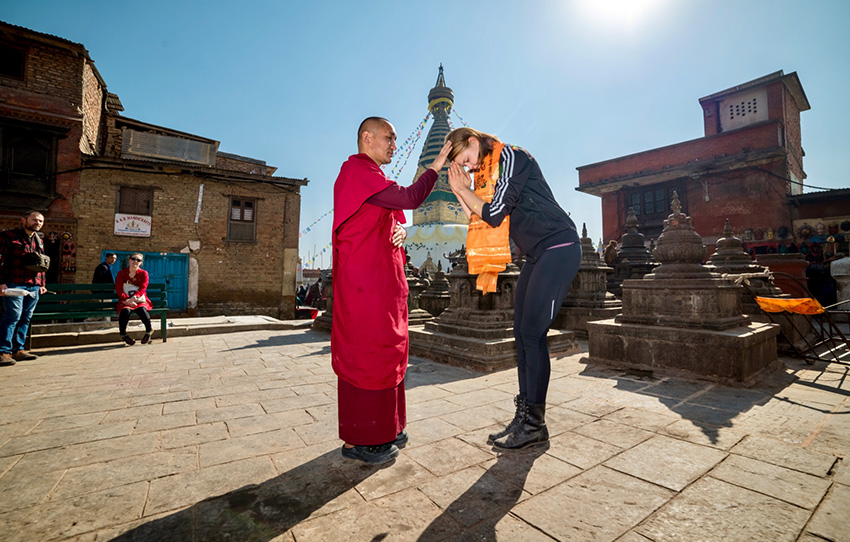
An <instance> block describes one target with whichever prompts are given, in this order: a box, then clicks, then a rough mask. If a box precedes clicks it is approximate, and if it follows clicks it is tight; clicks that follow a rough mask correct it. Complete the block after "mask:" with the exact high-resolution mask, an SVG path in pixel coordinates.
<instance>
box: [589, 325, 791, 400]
mask: <svg viewBox="0 0 850 542" xmlns="http://www.w3.org/2000/svg"><path fill="white" fill-rule="evenodd" d="M587 325H588V328H589V330H590V338H589V343H588V349H589V354H588V357H587V361H588V362H589V363H594V364H599V365H605V366H609V367H616V368H618V369H621V370H631V371H644V372H647V373H650V374H653V375H657V376H664V375H666V376H689V377H691V378H697V379H702V380H708V381H713V382H719V383H722V384H725V385H730V386H744V387H749V386H752V385H754V384H756V383H758V382H759V381H760V380H761V379H763V378H765V377H766V376H769V375H771V374H772V373H774V372H776V371H778V370H781V369H782V367H783V365H782V363H781V362H780V361H778V360H777V357H776V336H777V335H778V334H779V326H777V325H773V324H765V323H761V322H754V323H752V324H749V325H747V326H741V327H735V328H731V329H725V330H722V331H717V330H705V329H682V328H672V327H664V326H653V327H652V329H651V331H652V333H651V334H648V333H647V327H646V326H645V325H640V324H629V323H623V322H619V321H615V320H614V319H611V320H603V321H600V322H590V323H588V324H587Z"/></svg>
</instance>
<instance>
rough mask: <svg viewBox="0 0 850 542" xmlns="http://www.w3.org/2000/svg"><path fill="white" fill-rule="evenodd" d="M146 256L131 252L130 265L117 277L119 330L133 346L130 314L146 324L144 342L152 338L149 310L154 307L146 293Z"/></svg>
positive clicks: (123, 337) (116, 291)
mask: <svg viewBox="0 0 850 542" xmlns="http://www.w3.org/2000/svg"><path fill="white" fill-rule="evenodd" d="M143 260H144V256H142V255H141V254H139V253H138V252H135V253H133V254H130V259H129V260H128V265H127V267H125V268H124V269H122V270H121V271H119V272H118V276H117V277H115V293H116V294H118V306H117V309H118V330H119V332H120V333H121V338H122V339H124V342H125V343H127V344H128V345H130V346H132V345H134V344H136V341H134V340H133V338H132V337H130V336H129V335H127V323H128V322H129V321H130V315H131V314H132V313H134V312H135V313H136V314H138V315H139V319H140V320H141V321H142V323H143V324H144V325H145V336H144V337H142V344H147V343H149V342H150V340H151V330H152V328H151V316H150V314H148V311H149V310H151V309H153V305H152V304H151V301H150V299H148V296H147V295H146V293H147V289H148V280H149V279H148V272H147V271H145V270H144V269H142V261H143Z"/></svg>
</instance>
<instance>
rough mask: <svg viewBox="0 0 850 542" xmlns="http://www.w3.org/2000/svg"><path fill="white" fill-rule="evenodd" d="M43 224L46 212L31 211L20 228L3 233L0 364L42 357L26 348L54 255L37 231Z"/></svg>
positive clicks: (0, 240)
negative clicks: (28, 331)
mask: <svg viewBox="0 0 850 542" xmlns="http://www.w3.org/2000/svg"><path fill="white" fill-rule="evenodd" d="M43 225H44V215H43V214H41V213H40V212H38V211H28V212H26V213H25V214H24V215H23V217H21V227H20V228H14V229H11V230H6V231H4V232H2V233H0V300H2V303H3V314H2V316H0V366H3V365H14V364H15V363H16V362H18V361H26V360H32V359H36V358H37V357H38V356H36V355H35V354H31V353H29V352H27V351H26V350H24V342H25V341H26V338H27V330H28V329H29V325H30V319H31V318H32V313H33V311H34V310H35V306H36V304H38V298H39V295H40V294H43V293H44V292H46V291H47V288H46V287H45V272H46V271H47V269H48V268H49V267H50V258H48V257H47V256H45V255H44V244H43V243H42V242H41V238H40V237H39V236H38V233H37V232H38V231H39V230H40V229H41V227H42V226H43Z"/></svg>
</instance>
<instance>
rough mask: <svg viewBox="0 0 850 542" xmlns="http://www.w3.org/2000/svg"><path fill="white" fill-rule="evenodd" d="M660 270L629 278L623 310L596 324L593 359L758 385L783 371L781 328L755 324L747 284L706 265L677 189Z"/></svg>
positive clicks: (659, 251)
mask: <svg viewBox="0 0 850 542" xmlns="http://www.w3.org/2000/svg"><path fill="white" fill-rule="evenodd" d="M672 209H673V213H672V214H671V215H670V216H669V217H668V218H667V220H665V221H664V231H663V232H662V233H661V236H660V237H659V238H658V243H657V246H656V248H655V253H654V255H655V258H656V259H657V260H658V261H659V262H661V265H660V266H659V267H657V268H656V269H655V270H654V272H653V273H650V274H648V275H646V276H644V277H643V279H639V280H626V281H624V282H623V284H622V288H623V312H622V314H621V315H620V316H617V317H616V318H614V319H613V320H604V321H601V322H589V323H588V324H587V329H588V348H589V352H588V354H589V356H588V358H587V362H588V363H596V364H600V365H607V366H613V367H618V368H622V369H638V370H642V371H650V372H655V373H660V374H670V375H677V376H685V377H690V378H696V379H705V380H711V381H715V382H721V383H724V384H733V385H742V386H751V385H753V384H755V383H756V382H757V381H759V380H760V379H761V378H762V377H763V376H765V375H766V374H768V373H772V372H774V371H776V370H779V369H781V368H782V364H781V363H780V362H779V361H778V359H777V357H776V336H777V334H778V333H779V326H776V325H773V324H763V323H752V322H751V321H750V319H749V318H748V317H746V316H744V315H743V313H742V311H741V287H740V286H738V285H737V284H735V283H734V282H732V281H730V280H727V279H723V278H721V277H720V275H719V274H717V273H713V272H711V270H710V269H708V268H706V267H705V266H703V265H701V264H700V262H701V261H702V259H703V257H704V255H705V245H703V243H702V238H701V237H700V235H699V234H698V233H697V232H695V231H694V229H693V225H692V221H691V218H690V217H689V216H686V215H685V214H683V213H682V212H681V204H680V203H679V198H678V195H677V194H676V193H675V192H674V194H673V203H672Z"/></svg>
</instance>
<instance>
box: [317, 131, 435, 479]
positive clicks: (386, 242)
mask: <svg viewBox="0 0 850 542" xmlns="http://www.w3.org/2000/svg"><path fill="white" fill-rule="evenodd" d="M395 140H396V133H395V129H394V128H393V125H392V124H390V122H389V121H388V120H387V119H384V118H381V117H369V118H367V119H366V120H364V121H363V122H362V123H361V124H360V128H359V130H358V131H357V150H358V151H359V152H358V154H355V155H353V156H350V157H349V158H348V160H347V161H346V162H345V163H344V164H343V165H342V168H341V169H340V172H339V176H338V177H337V179H336V183H335V184H334V224H333V278H334V306H333V319H332V329H331V359H332V364H333V369H334V372H335V373H336V374H337V377H339V378H338V386H337V396H338V400H339V438H340V439H342V440H343V441H344V442H345V444H344V445H343V447H342V455H343V457H346V458H348V459H355V460H359V461H364V462H366V463H372V464H377V463H385V462H387V461H391V460H392V459H393V458H395V457H396V456H397V455H398V449H399V448H403V447H404V445H405V444H407V433H406V432H405V431H404V428H405V426H406V425H407V412H406V407H405V399H404V374H405V371H406V370H407V354H408V347H409V345H408V335H407V279H406V277H405V275H404V250H403V249H402V248H401V245H402V243H403V242H404V239H405V238H406V237H407V232H406V231H405V229H404V228H403V227H402V226H401V224H402V223H404V221H405V219H404V213H403V212H402V211H401V209H415V208H417V207H419V206H420V205H421V204H422V202H423V201H425V198H426V197H428V194H430V193H431V190H432V189H433V188H434V184H435V183H436V182H437V177H438V176H439V173H440V170H441V169H442V168H443V165H445V163H446V156H448V153H449V150H451V144H450V143H447V144H446V145H444V146H443V148H442V150H441V151H440V154H439V155H438V156H437V158H436V159H434V163H433V164H431V167H430V168H429V169H427V170H425V172H424V173H423V174H422V175H421V176H420V177H419V179H418V180H417V181H416V182H415V183H413V184H412V185H410V186H408V187H402V186H399V185H398V184H396V183H395V182H393V181H391V180H390V179H388V178H387V176H386V175H384V172H383V171H381V165H383V164H389V163H390V162H391V161H392V158H393V153H394V152H395V149H396V145H395Z"/></svg>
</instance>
